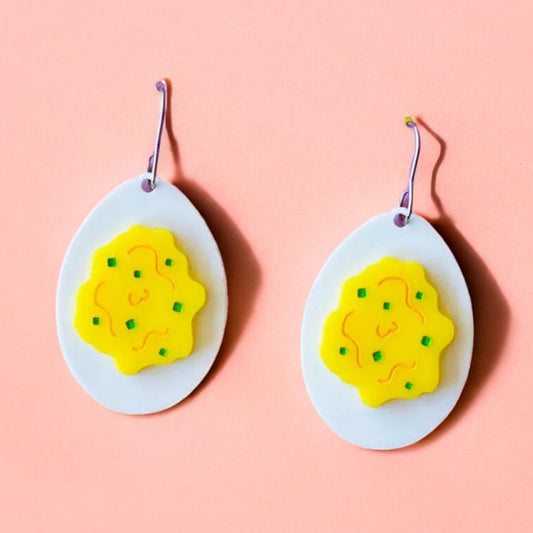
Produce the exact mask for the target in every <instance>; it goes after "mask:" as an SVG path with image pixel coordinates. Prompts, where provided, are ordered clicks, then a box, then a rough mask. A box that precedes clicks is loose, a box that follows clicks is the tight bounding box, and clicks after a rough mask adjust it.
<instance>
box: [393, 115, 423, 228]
mask: <svg viewBox="0 0 533 533" xmlns="http://www.w3.org/2000/svg"><path fill="white" fill-rule="evenodd" d="M403 120H404V122H405V125H406V126H407V127H408V128H411V129H412V130H413V132H414V134H415V149H414V152H413V158H412V159H411V166H410V168H409V180H408V183H407V189H405V191H403V193H402V196H401V198H400V205H399V207H404V208H407V213H406V214H401V213H400V214H398V215H397V217H396V219H395V221H394V222H395V224H396V225H397V226H400V227H402V226H405V225H406V224H407V223H408V222H409V219H410V218H411V215H412V213H413V193H414V181H415V173H416V166H417V164H418V157H419V156H420V131H419V129H418V126H417V124H416V121H415V119H414V118H413V117H411V116H407V117H405V118H404V119H403Z"/></svg>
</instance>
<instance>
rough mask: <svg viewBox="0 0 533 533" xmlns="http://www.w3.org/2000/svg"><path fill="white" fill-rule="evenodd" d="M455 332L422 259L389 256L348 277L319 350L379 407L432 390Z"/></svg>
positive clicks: (337, 371) (328, 363)
mask: <svg viewBox="0 0 533 533" xmlns="http://www.w3.org/2000/svg"><path fill="white" fill-rule="evenodd" d="M453 337H454V325H453V322H452V321H451V320H450V319H449V318H448V317H447V316H446V315H444V314H443V313H442V312H441V311H440V310H439V307H438V294H437V291H436V289H435V288H434V287H433V286H432V285H431V284H430V283H429V282H428V280H427V279H426V276H425V272H424V268H423V267H422V265H420V264H418V263H414V262H403V261H399V260H397V259H393V258H389V257H386V258H384V259H382V260H381V261H379V262H378V263H375V264H373V265H371V266H369V267H368V268H366V269H365V270H364V271H363V272H361V273H360V274H358V275H357V276H354V277H352V278H350V279H348V280H347V281H346V282H345V283H344V286H343V288H342V294H341V299H340V303H339V308H338V309H337V310H335V311H333V312H332V313H331V314H330V315H329V316H328V317H327V319H326V322H325V325H324V333H323V337H322V345H321V348H320V354H321V357H322V360H323V361H324V363H325V364H326V366H327V367H328V368H329V370H331V371H332V372H333V373H335V374H337V376H339V378H341V379H342V380H343V381H345V382H346V383H349V384H351V385H355V386H356V387H357V389H358V390H359V394H360V396H361V400H362V401H363V402H364V403H365V404H366V405H368V406H370V407H378V406H380V405H381V404H383V403H385V402H387V401H389V400H393V399H396V398H409V399H412V398H417V397H418V396H420V395H421V394H424V393H428V392H433V391H434V390H435V389H436V388H437V386H438V384H439V366H440V355H441V353H442V351H443V350H444V348H446V346H448V344H450V343H451V342H452V340H453Z"/></svg>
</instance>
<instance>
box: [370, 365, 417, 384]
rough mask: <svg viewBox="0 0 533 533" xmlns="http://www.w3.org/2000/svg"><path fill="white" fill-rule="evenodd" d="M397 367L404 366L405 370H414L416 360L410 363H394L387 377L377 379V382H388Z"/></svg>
mask: <svg viewBox="0 0 533 533" xmlns="http://www.w3.org/2000/svg"><path fill="white" fill-rule="evenodd" d="M398 368H405V369H406V370H414V369H415V368H416V361H413V362H412V363H411V364H410V365H409V364H407V363H398V364H396V365H394V366H393V367H392V368H391V369H390V372H389V375H388V377H387V379H378V382H379V383H390V380H391V379H392V375H393V374H394V372H396V370H397V369H398Z"/></svg>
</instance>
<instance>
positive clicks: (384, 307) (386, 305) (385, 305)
mask: <svg viewBox="0 0 533 533" xmlns="http://www.w3.org/2000/svg"><path fill="white" fill-rule="evenodd" d="M383 309H385V311H388V310H389V309H390V302H383Z"/></svg>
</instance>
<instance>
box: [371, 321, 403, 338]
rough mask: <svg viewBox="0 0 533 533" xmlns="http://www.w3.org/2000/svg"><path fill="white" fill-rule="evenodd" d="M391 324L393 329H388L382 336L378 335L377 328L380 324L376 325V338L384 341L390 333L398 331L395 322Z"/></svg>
mask: <svg viewBox="0 0 533 533" xmlns="http://www.w3.org/2000/svg"><path fill="white" fill-rule="evenodd" d="M392 323H393V325H394V327H393V328H392V329H388V330H387V333H385V334H384V335H382V334H381V333H380V331H379V326H380V324H378V325H377V326H376V334H377V336H378V337H381V338H382V339H385V338H386V337H388V336H389V335H390V334H391V333H394V332H395V331H398V324H396V322H394V321H393V322H392Z"/></svg>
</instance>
